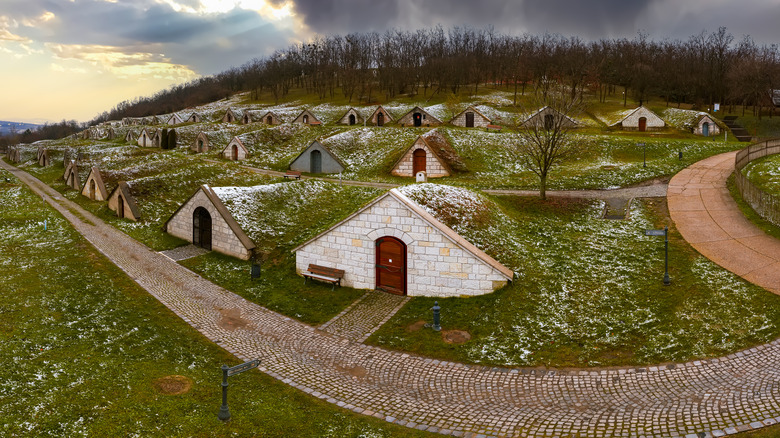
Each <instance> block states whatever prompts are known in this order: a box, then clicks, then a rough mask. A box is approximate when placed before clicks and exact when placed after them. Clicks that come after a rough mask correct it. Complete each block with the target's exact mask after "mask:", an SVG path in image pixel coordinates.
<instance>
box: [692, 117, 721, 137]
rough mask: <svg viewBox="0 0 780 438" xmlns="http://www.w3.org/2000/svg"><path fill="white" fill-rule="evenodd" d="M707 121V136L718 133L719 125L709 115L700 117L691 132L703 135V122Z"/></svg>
mask: <svg viewBox="0 0 780 438" xmlns="http://www.w3.org/2000/svg"><path fill="white" fill-rule="evenodd" d="M705 123H708V124H709V126H708V131H707V136H708V137H712V136H713V135H718V134H720V127H719V126H718V124H717V123H715V121H714V120H712V118H710V116H704V117H702V118H701V119H699V122H698V123H696V127H695V128H694V129H693V133H694V134H696V135H704V124H705Z"/></svg>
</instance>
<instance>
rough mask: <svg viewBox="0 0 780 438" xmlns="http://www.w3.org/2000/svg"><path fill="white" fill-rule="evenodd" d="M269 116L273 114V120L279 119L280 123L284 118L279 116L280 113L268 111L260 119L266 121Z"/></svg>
mask: <svg viewBox="0 0 780 438" xmlns="http://www.w3.org/2000/svg"><path fill="white" fill-rule="evenodd" d="M268 116H271V117H272V118H273V120H277V121H279V123H282V118H281V117H279V115H277V114H276V113H275V112H273V111H268V112H266V113H265V114H263V116H262V117H261V118H260V121H261V122H263V123H265V121H266V119H267V118H268Z"/></svg>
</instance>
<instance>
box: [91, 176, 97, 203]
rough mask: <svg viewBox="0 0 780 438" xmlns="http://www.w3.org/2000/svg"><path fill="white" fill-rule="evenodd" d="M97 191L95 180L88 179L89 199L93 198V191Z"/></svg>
mask: <svg viewBox="0 0 780 438" xmlns="http://www.w3.org/2000/svg"><path fill="white" fill-rule="evenodd" d="M96 191H97V184H95V180H94V179H92V180H89V199H91V200H93V201H94V200H95V192H96Z"/></svg>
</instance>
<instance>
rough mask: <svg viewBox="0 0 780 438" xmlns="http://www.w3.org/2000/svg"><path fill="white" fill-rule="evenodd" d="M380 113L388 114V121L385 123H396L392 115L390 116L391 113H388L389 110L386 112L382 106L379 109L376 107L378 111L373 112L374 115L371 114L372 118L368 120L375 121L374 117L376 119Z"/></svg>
mask: <svg viewBox="0 0 780 438" xmlns="http://www.w3.org/2000/svg"><path fill="white" fill-rule="evenodd" d="M380 111H381V112H382V113H384V114H387V120H385V123H390V122H393V121H394V120H393V116H392V115H390V113H389V112H387V110H386V109H384V108H382V105H379V106H378V107H376V109H375V110H374V112H373V113H371V117H369V118H368V120H374V117H375V116H376V115H377V113H378V112H380Z"/></svg>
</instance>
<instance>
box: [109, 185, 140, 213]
mask: <svg viewBox="0 0 780 438" xmlns="http://www.w3.org/2000/svg"><path fill="white" fill-rule="evenodd" d="M117 190H119V193H120V194H121V195H122V198H124V200H125V202H127V206H128V207H130V212H131V213H133V217H134V218H136V219H140V217H141V210H140V209H138V204H136V203H135V197H133V194H132V193H130V186H128V185H127V183H126V182H124V181H119V184H117V186H116V188H114V190H112V191H111V194H110V195H108V199H111V198H113V197H114V193H116V191H117Z"/></svg>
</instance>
